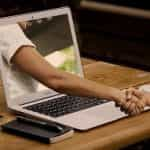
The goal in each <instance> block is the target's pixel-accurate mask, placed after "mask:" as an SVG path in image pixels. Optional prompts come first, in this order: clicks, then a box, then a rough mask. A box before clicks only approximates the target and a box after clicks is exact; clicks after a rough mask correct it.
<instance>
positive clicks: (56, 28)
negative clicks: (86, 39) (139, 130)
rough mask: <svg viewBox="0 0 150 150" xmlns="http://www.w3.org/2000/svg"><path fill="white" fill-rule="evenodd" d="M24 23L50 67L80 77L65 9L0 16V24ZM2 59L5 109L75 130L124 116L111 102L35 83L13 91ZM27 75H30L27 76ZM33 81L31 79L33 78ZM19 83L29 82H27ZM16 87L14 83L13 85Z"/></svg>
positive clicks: (72, 31)
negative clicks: (33, 85) (31, 86)
mask: <svg viewBox="0 0 150 150" xmlns="http://www.w3.org/2000/svg"><path fill="white" fill-rule="evenodd" d="M23 22H28V26H27V27H26V28H25V29H24V30H23V32H24V34H25V35H26V36H27V37H28V38H29V39H30V40H31V41H32V42H33V43H34V44H35V45H36V47H37V50H38V51H39V53H40V54H41V55H42V56H43V57H44V58H45V59H46V60H47V61H48V62H49V63H50V64H51V65H53V66H54V67H56V68H58V69H61V70H64V71H67V72H70V73H73V74H76V75H78V76H81V77H83V71H82V66H81V60H80V55H79V49H78V44H77V40H76V34H75V30H74V24H73V20H72V15H71V12H70V9H69V8H59V9H52V10H48V11H41V12H36V13H29V14H23V15H16V16H13V17H6V18H1V19H0V24H1V25H8V24H17V23H23ZM6 65H7V64H6V62H5V60H4V59H3V58H2V57H1V71H2V80H3V85H4V91H5V96H6V101H7V105H8V108H9V109H11V110H13V112H16V113H19V114H21V115H26V116H28V117H35V118H38V119H41V120H45V121H56V122H59V123H62V124H64V125H68V126H71V127H73V128H75V129H78V130H88V129H91V128H94V127H97V126H99V125H103V124H106V123H109V122H112V121H114V120H117V119H120V118H122V117H125V116H126V115H125V114H124V113H122V112H121V111H120V110H119V109H118V108H116V107H115V106H114V103H113V102H107V101H106V100H99V99H96V98H93V99H92V98H87V97H78V96H70V95H65V94H60V93H57V92H55V91H54V90H52V89H48V88H47V87H45V86H44V85H42V84H41V83H39V82H37V81H35V82H36V88H32V89H28V90H26V89H23V90H22V91H21V92H18V93H15V92H12V90H10V87H9V84H8V82H7V79H8V74H7V71H6ZM30 78H31V77H30ZM33 80H34V79H33ZM20 84H29V85H30V82H28V83H27V82H26V83H24V82H23V81H22V83H20ZM15 86H18V87H19V84H18V83H15V80H14V87H15Z"/></svg>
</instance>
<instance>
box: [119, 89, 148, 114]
mask: <svg viewBox="0 0 150 150" xmlns="http://www.w3.org/2000/svg"><path fill="white" fill-rule="evenodd" d="M122 92H123V93H124V94H125V97H126V98H125V101H124V102H122V103H116V105H117V106H119V107H120V109H121V111H123V112H125V113H127V114H129V115H137V114H139V113H141V112H142V111H144V108H145V107H146V106H150V93H148V92H144V91H140V90H138V89H135V88H129V89H127V90H124V91H122Z"/></svg>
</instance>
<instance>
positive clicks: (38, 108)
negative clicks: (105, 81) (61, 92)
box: [24, 96, 107, 117]
mask: <svg viewBox="0 0 150 150" xmlns="http://www.w3.org/2000/svg"><path fill="white" fill-rule="evenodd" d="M106 102H107V101H106V100H100V99H97V98H88V97H78V96H62V97H59V98H55V99H51V100H47V101H44V102H40V103H37V104H34V105H31V106H27V107H24V108H25V109H28V110H31V111H34V112H38V113H40V114H45V115H48V116H52V117H59V116H63V115H65V114H69V113H73V112H77V111H80V110H83V109H87V108H90V107H93V106H96V105H101V104H103V103H106Z"/></svg>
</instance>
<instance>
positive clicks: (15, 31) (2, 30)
mask: <svg viewBox="0 0 150 150" xmlns="http://www.w3.org/2000/svg"><path fill="white" fill-rule="evenodd" d="M22 46H33V47H35V45H34V44H33V43H32V42H31V41H30V40H29V39H28V38H27V37H26V35H25V34H24V32H23V31H22V29H21V28H20V26H19V25H18V24H13V25H7V26H1V27H0V53H1V55H2V56H3V57H4V59H6V61H7V63H8V64H11V58H12V57H13V56H14V54H15V53H16V52H17V50H18V49H19V48H20V47H22Z"/></svg>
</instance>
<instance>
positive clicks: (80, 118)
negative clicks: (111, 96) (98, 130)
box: [58, 102, 126, 130]
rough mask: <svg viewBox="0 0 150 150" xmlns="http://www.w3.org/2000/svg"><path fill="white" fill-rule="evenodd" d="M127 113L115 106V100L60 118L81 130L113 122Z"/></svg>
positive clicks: (59, 119)
mask: <svg viewBox="0 0 150 150" xmlns="http://www.w3.org/2000/svg"><path fill="white" fill-rule="evenodd" d="M125 116H126V115H125V114H124V113H123V112H121V111H120V110H119V108H116V107H115V106H114V103H113V102H110V103H106V104H104V105H99V106H96V107H93V108H90V109H86V110H83V111H80V112H77V113H73V114H69V115H66V116H63V117H60V118H58V121H61V122H63V123H65V124H67V125H71V126H72V127H74V128H77V129H80V130H87V129H90V128H93V127H96V126H98V125H103V124H105V123H109V122H112V121H114V120H117V119H119V118H122V117H125Z"/></svg>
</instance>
